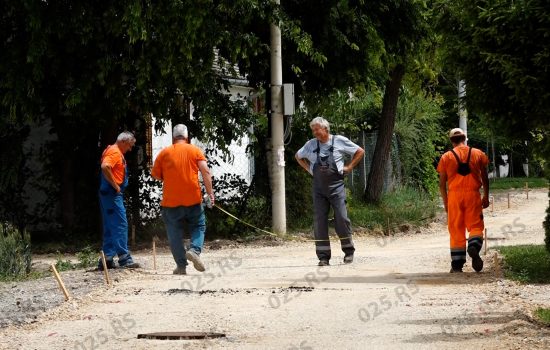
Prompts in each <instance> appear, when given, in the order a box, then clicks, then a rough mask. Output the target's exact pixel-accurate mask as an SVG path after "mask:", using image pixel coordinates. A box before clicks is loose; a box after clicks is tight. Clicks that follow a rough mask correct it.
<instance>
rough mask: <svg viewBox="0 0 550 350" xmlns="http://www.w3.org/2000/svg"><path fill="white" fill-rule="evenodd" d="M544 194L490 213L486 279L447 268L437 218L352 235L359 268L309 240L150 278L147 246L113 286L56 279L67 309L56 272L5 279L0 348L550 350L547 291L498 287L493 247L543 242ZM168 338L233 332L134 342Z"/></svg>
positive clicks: (208, 253) (241, 250)
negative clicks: (392, 234)
mask: <svg viewBox="0 0 550 350" xmlns="http://www.w3.org/2000/svg"><path fill="white" fill-rule="evenodd" d="M547 195H548V193H547V191H546V190H535V191H532V192H530V194H529V200H526V198H525V194H524V193H515V194H514V195H513V196H512V206H511V208H510V209H508V208H507V198H506V197H503V198H502V197H501V198H500V199H498V198H497V200H496V202H495V206H494V211H493V212H491V211H490V210H487V211H486V212H485V217H486V225H487V228H488V237H489V240H488V243H489V250H488V252H487V255H483V256H482V257H483V258H484V260H485V268H484V270H483V272H482V273H475V272H473V271H472V270H471V268H470V267H469V266H466V267H465V272H464V273H463V274H449V273H448V270H449V252H448V234H447V232H446V228H445V225H444V223H437V222H436V223H433V224H431V225H429V226H428V227H425V228H422V229H421V230H420V231H421V232H420V233H412V232H411V233H407V234H401V235H399V236H398V237H396V238H391V239H390V238H386V239H383V238H381V237H377V238H373V237H357V238H356V239H355V241H356V246H357V252H356V259H355V261H354V263H353V264H351V265H344V264H343V263H342V257H343V254H342V252H341V251H340V250H339V248H338V243H337V242H333V243H332V247H333V251H332V252H333V259H332V260H331V266H328V267H323V268H319V267H317V266H316V263H317V260H316V258H315V254H314V247H313V243H311V242H289V243H285V244H284V245H277V246H264V247H262V246H255V247H251V246H243V245H232V246H230V247H227V245H225V244H218V246H213V245H210V247H211V248H210V249H206V250H205V252H204V254H203V255H202V256H203V259H204V261H205V263H206V264H207V270H206V272H205V273H199V272H197V271H195V270H194V269H193V267H188V269H187V270H188V275H186V276H175V275H172V274H171V271H172V269H173V268H174V263H173V260H172V258H171V256H170V254H169V252H168V251H167V250H160V251H159V253H158V257H157V261H156V265H157V269H156V270H154V269H153V260H152V256H151V252H150V251H142V252H138V253H136V254H135V257H136V260H137V261H138V262H140V263H141V264H142V265H143V266H144V268H143V269H138V270H117V271H113V278H114V280H115V283H114V286H113V287H111V288H107V287H106V286H105V285H104V282H103V276H102V274H101V273H99V272H90V273H86V272H84V271H71V272H65V273H62V276H63V279H64V281H65V284H66V286H67V287H68V288H69V292H70V293H71V295H72V296H73V300H72V301H70V302H64V301H63V297H62V294H61V292H60V291H59V290H58V288H57V285H56V282H55V280H53V279H52V278H50V277H49V278H45V279H41V280H35V281H28V282H23V283H6V284H1V285H0V297H1V298H0V306H1V308H2V322H3V323H2V325H3V328H1V329H0V348H1V349H103V348H131V349H148V350H150V349H303V350H306V349H366V348H369V349H414V350H418V349H434V350H435V349H437V350H439V349H455V348H457V347H460V348H462V349H499V350H500V349H549V348H550V329H549V328H548V327H543V326H541V325H540V324H539V323H538V322H537V321H536V320H535V319H534V317H533V310H535V309H536V308H537V307H539V306H542V307H547V308H550V286H549V285H522V284H518V283H516V282H512V281H509V280H506V279H504V278H503V276H502V269H501V266H500V264H499V263H498V258H499V256H498V254H497V253H496V251H495V250H494V249H493V248H494V247H495V246H497V245H516V244H526V243H533V244H542V243H543V241H544V232H543V230H542V225H541V224H542V221H543V220H544V211H545V209H546V206H547V205H548V197H547ZM220 245H221V246H220ZM218 248H221V249H218ZM38 260H40V259H38ZM45 262H47V261H45ZM495 262H497V264H496V265H495ZM467 264H468V265H469V261H468V263H467ZM18 302H19V304H18ZM4 310H6V311H4ZM6 325H8V326H6ZM167 331H205V332H215V333H224V334H226V337H224V338H220V339H207V340H187V341H186V340H170V341H161V340H150V339H138V338H137V335H138V334H143V333H150V332H167Z"/></svg>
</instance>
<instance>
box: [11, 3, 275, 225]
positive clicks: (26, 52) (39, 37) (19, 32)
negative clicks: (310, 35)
mask: <svg viewBox="0 0 550 350" xmlns="http://www.w3.org/2000/svg"><path fill="white" fill-rule="evenodd" d="M0 11H1V12H2V15H1V16H2V20H1V21H0V75H1V76H2V80H1V81H0V121H1V124H0V125H2V126H4V125H5V126H7V127H8V128H7V129H4V128H3V132H6V133H8V132H9V135H8V136H10V137H13V139H14V140H16V141H18V142H19V143H22V142H23V141H24V139H25V136H26V135H25V133H24V132H23V133H22V132H21V130H23V131H24V130H25V128H28V127H29V126H37V125H50V127H51V133H52V134H54V135H55V136H56V140H57V141H56V142H55V144H53V145H52V147H51V148H50V149H51V150H52V151H51V152H50V153H49V154H48V156H49V158H48V160H47V162H48V163H49V164H50V168H49V170H50V174H51V176H52V177H53V178H54V179H55V182H56V183H58V184H59V186H58V187H57V188H52V189H51V190H50V192H51V193H49V197H50V198H54V199H56V200H55V201H56V202H58V203H59V213H60V218H59V220H60V224H61V227H62V228H63V230H64V231H65V232H71V231H73V230H74V229H75V228H76V227H79V228H81V229H83V230H86V231H88V232H89V231H90V230H95V229H96V228H97V226H98V225H97V222H98V220H97V210H96V208H97V201H96V191H97V186H96V185H97V175H98V170H97V169H98V168H97V162H98V158H99V156H100V154H101V151H102V149H103V146H104V145H105V144H107V143H112V142H113V141H114V139H115V136H116V134H117V133H118V132H119V131H121V130H122V129H129V130H134V131H140V130H143V129H144V124H145V123H149V122H150V119H149V117H148V116H150V115H151V114H153V115H154V116H155V117H156V118H157V120H158V121H159V125H157V126H160V124H162V122H163V121H164V120H169V119H173V120H176V121H182V120H185V121H188V122H189V124H190V125H189V126H190V132H191V133H192V134H193V135H195V136H198V137H200V138H202V139H203V140H206V141H213V142H215V143H216V144H217V145H218V146H219V147H220V148H222V149H223V148H224V147H225V146H226V145H227V144H228V143H229V141H230V140H232V139H237V138H238V137H239V135H242V134H243V133H244V132H247V128H248V127H249V126H250V124H251V123H252V120H251V115H250V113H248V112H247V109H246V108H244V107H243V106H242V104H237V103H234V102H231V101H230V100H229V97H228V95H227V92H226V89H227V86H228V79H227V78H228V77H230V76H232V75H234V74H235V69H234V68H233V66H234V64H236V63H239V64H240V65H241V66H243V67H246V66H247V65H250V64H251V62H254V60H255V57H256V56H257V55H258V54H259V53H261V52H262V51H265V50H267V47H266V46H265V45H262V44H261V42H260V41H259V38H258V37H257V36H256V35H255V34H254V33H250V32H247V31H245V29H244V27H245V25H246V24H247V23H249V22H251V21H258V20H265V22H266V23H269V21H268V19H267V18H268V17H269V16H270V14H271V13H272V12H273V9H272V6H271V4H270V3H269V2H263V1H253V0H246V1H216V2H214V1H199V2H197V1H177V2H166V3H162V4H153V3H152V2H150V1H145V2H143V1H137V0H125V1H119V2H116V3H90V2H86V1H72V2H70V3H67V2H44V1H37V0H34V1H32V0H29V1H12V0H8V1H3V2H2V4H1V5H0ZM266 25H267V24H266ZM215 64H217V66H218V67H219V70H215V69H213V66H214V65H215ZM188 103H193V104H194V105H195V106H197V108H196V110H195V114H194V119H193V120H191V119H190V116H189V115H188V114H186V113H185V110H186V109H185V105H186V104H188ZM220 116H221V117H220ZM4 130H7V131H4ZM10 130H11V131H10ZM27 134H28V132H27ZM139 138H140V135H138V139H139ZM98 142H100V146H99V147H98ZM16 150H17V147H13V148H4V147H2V151H1V152H2V157H10V158H11V159H13V166H11V165H8V166H7V167H10V169H7V170H9V171H8V172H7V173H6V174H7V175H6V176H5V177H3V178H2V182H1V183H0V185H2V191H1V192H2V193H8V195H7V196H6V197H5V198H11V199H16V198H17V196H16V195H13V194H14V193H15V192H17V191H19V188H21V187H22V186H21V184H24V183H25V181H26V179H25V174H22V172H21V171H19V170H17V169H22V168H24V164H22V163H21V162H24V161H25V159H24V157H22V156H21V152H18V154H17V155H15V156H14V155H12V153H14V152H16ZM10 152H11V153H10ZM16 153H17V152H16ZM134 157H136V156H135V155H134ZM145 161H146V160H145ZM134 163H135V162H134ZM2 166H4V163H2ZM135 174H136V172H135V171H134V176H133V177H132V179H131V183H133V185H134V187H137V183H138V181H139V178H138V176H135ZM136 192H137V195H139V191H136ZM9 194H12V195H9ZM142 200H144V198H135V199H134V202H136V203H141V202H142ZM12 208H15V206H11V207H10V206H9V204H6V207H5V208H3V209H7V210H8V211H9V210H11V209H12ZM11 211H14V210H11ZM17 211H18V212H19V213H20V212H21V210H20V209H17ZM12 216H13V215H12ZM16 216H17V215H16ZM19 216H21V215H19ZM4 218H7V219H9V218H10V217H9V216H5V217H4ZM19 221H21V222H24V220H19Z"/></svg>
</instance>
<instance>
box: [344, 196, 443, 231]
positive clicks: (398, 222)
mask: <svg viewBox="0 0 550 350" xmlns="http://www.w3.org/2000/svg"><path fill="white" fill-rule="evenodd" d="M348 199H349V200H350V202H349V217H350V220H351V222H352V224H353V226H354V227H358V226H361V227H365V228H368V229H382V230H383V231H386V230H387V227H388V222H389V225H390V227H391V228H392V231H396V230H398V228H399V227H400V226H402V225H411V226H421V225H424V224H426V223H427V222H429V221H430V220H431V219H433V218H434V217H435V215H436V212H437V203H438V202H437V200H435V199H432V198H430V196H429V195H428V194H427V193H425V192H423V191H420V190H417V189H414V188H410V187H403V188H398V189H397V190H395V191H393V192H390V193H386V194H385V195H384V196H383V197H382V201H381V203H380V204H379V205H371V204H365V203H363V202H360V201H357V200H354V199H353V198H352V196H348Z"/></svg>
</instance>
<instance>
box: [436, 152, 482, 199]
mask: <svg viewBox="0 0 550 350" xmlns="http://www.w3.org/2000/svg"><path fill="white" fill-rule="evenodd" d="M468 150H469V147H468V146H465V145H462V146H458V147H455V148H454V151H455V153H456V155H457V156H458V158H460V161H461V162H466V160H467V159H468ZM469 164H470V174H468V175H466V176H462V175H460V174H458V162H457V161H456V157H455V156H454V154H453V153H452V152H450V151H449V152H446V153H445V154H444V155H443V156H442V157H441V160H440V161H439V164H438V165H437V172H438V173H443V172H445V173H446V174H447V181H448V183H449V191H479V189H480V188H481V185H482V182H481V170H482V169H484V168H486V167H487V164H489V158H487V156H486V155H485V153H483V152H482V151H481V150H479V149H477V148H472V154H471V155H470V162H469Z"/></svg>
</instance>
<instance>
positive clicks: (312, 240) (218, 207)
mask: <svg viewBox="0 0 550 350" xmlns="http://www.w3.org/2000/svg"><path fill="white" fill-rule="evenodd" d="M213 207H216V208H217V209H218V210H220V211H221V212H223V213H225V214H226V215H228V216H230V217H232V218H233V219H235V220H237V221H240V222H242V223H243V224H245V225H247V226H250V227H252V228H254V229H256V230H258V231H261V232H264V233H267V234H268V235H270V236H273V237H278V238H284V239H289V240H295V241H298V240H299V241H301V242H330V241H333V242H334V241H342V240H344V239H349V240H351V235H350V237H346V238H340V237H338V238H335V239H300V238H298V237H294V236H291V235H288V234H286V235H283V234H276V233H273V232H269V231H266V230H262V229H261V228H259V227H256V226H254V225H252V224H249V223H248V222H246V221H244V220H242V219H239V218H238V217H236V216H235V215H233V214H231V213H230V212H228V211H227V210H225V209H223V208H222V207H220V206H219V205H217V204H214V205H213Z"/></svg>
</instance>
